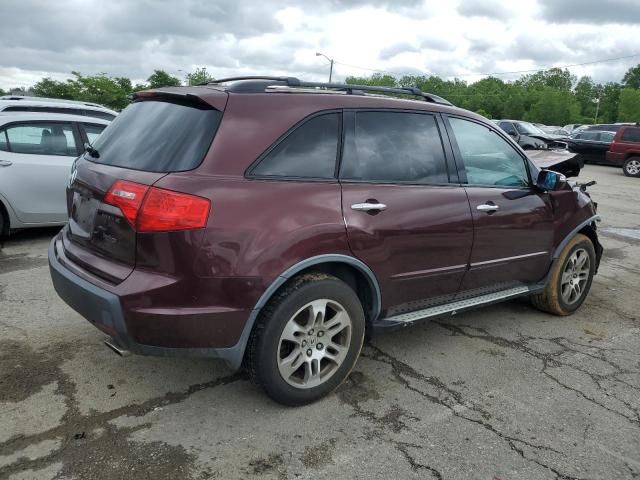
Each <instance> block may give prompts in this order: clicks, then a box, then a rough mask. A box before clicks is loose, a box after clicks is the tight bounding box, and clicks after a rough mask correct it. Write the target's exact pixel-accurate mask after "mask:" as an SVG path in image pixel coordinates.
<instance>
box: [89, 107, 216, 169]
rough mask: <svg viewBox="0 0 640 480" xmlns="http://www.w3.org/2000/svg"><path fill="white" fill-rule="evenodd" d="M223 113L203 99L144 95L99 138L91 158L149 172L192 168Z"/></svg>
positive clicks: (206, 148)
mask: <svg viewBox="0 0 640 480" xmlns="http://www.w3.org/2000/svg"><path fill="white" fill-rule="evenodd" d="M221 118H222V113H221V112H219V111H218V110H216V109H214V108H213V107H210V106H208V105H204V104H201V103H197V104H195V103H183V102H181V101H179V100H175V101H174V100H169V99H167V100H164V99H162V100H146V101H139V102H135V103H133V104H131V105H129V106H128V107H127V108H125V109H124V110H123V111H122V113H120V114H119V115H118V116H117V117H116V118H115V119H114V120H113V122H111V123H110V124H109V126H108V127H107V128H106V129H105V130H104V131H103V132H102V134H101V135H100V136H99V137H98V138H97V140H96V141H95V144H94V145H93V147H94V148H95V149H96V150H98V152H99V155H100V156H99V157H98V158H94V157H89V156H88V155H87V156H85V158H86V159H87V160H89V161H92V162H95V163H102V164H105V165H113V166H116V167H123V168H130V169H132V170H144V171H149V172H163V173H166V172H181V171H186V170H193V169H194V168H196V167H198V166H199V165H200V163H202V160H203V159H204V157H205V155H206V154H207V151H208V150H209V147H210V146H211V142H212V141H213V138H214V136H215V134H216V131H217V129H218V126H219V125H220V120H221Z"/></svg>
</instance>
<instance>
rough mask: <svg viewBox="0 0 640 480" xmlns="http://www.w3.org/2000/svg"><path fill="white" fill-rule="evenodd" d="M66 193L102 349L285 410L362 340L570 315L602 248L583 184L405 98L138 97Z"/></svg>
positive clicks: (501, 135) (313, 391)
mask: <svg viewBox="0 0 640 480" xmlns="http://www.w3.org/2000/svg"><path fill="white" fill-rule="evenodd" d="M371 91H373V92H376V91H377V92H378V93H383V94H385V95H380V96H379V95H370V94H369V93H370V92H371ZM390 95H396V96H398V97H403V98H393V97H392V96H390ZM412 96H416V97H417V98H418V100H411V99H409V97H412ZM67 203H68V209H69V223H68V225H67V226H66V227H65V228H64V229H63V230H62V231H61V232H60V234H58V235H57V236H56V237H55V238H54V239H53V241H52V242H51V245H50V248H49V263H50V266H51V275H52V278H53V283H54V286H55V288H56V291H57V292H58V294H59V295H60V296H61V297H62V298H63V299H64V300H65V301H66V302H67V303H68V304H69V305H70V306H71V307H72V308H74V309H75V310H77V311H78V312H79V313H80V314H82V315H83V316H84V317H86V318H87V319H88V320H89V321H90V322H91V323H93V324H94V325H95V326H96V327H97V328H99V329H100V330H102V331H103V332H105V333H106V334H107V335H109V336H110V337H111V339H110V340H109V341H108V345H109V346H110V347H111V348H112V349H114V350H116V351H117V352H123V351H131V352H134V353H139V354H151V355H193V356H201V357H211V358H222V359H224V360H225V361H226V362H227V363H228V364H229V365H230V366H231V367H232V368H233V369H238V368H240V367H241V366H244V367H245V368H246V369H247V370H248V371H249V373H250V374H251V376H252V378H254V379H255V380H256V381H257V382H258V383H259V384H260V385H262V386H263V387H264V389H265V390H266V391H267V393H268V394H269V395H270V396H271V397H272V398H274V399H275V400H277V401H279V402H282V403H285V404H289V405H297V404H303V403H307V402H311V401H313V400H316V399H318V398H320V397H321V396H323V395H325V394H327V393H328V392H330V391H331V390H333V389H334V388H335V387H336V386H338V385H339V384H340V382H342V381H343V380H344V379H345V378H346V377H347V375H348V374H349V372H350V371H351V369H352V368H353V366H354V364H355V362H356V359H357V358H358V355H359V353H360V349H361V347H362V344H363V339H364V337H365V334H372V333H375V332H377V331H382V330H388V329H394V328H398V327H403V326H407V325H410V324H413V323H414V322H417V321H420V320H425V319H431V318H434V317H437V316H444V315H454V314H456V313H458V312H462V311H464V310H466V309H470V308H474V307H478V306H481V305H487V304H490V303H494V302H498V301H502V300H507V299H511V298H515V297H521V296H530V297H531V299H532V301H533V304H534V305H535V306H537V307H538V308H540V309H542V310H545V311H548V312H551V313H554V314H558V315H568V314H571V313H572V312H573V311H575V310H576V309H577V308H578V307H579V306H580V305H581V304H582V302H583V301H584V299H585V297H586V295H587V293H588V291H589V288H590V286H591V281H592V278H593V275H594V273H595V272H596V270H597V268H598V264H599V261H600V257H601V254H602V248H601V246H600V244H599V243H598V238H597V235H596V220H597V219H598V216H597V215H596V207H595V204H594V203H593V202H592V201H591V199H590V197H589V196H588V195H587V194H586V193H585V192H584V191H583V189H581V188H579V187H577V186H573V187H572V186H571V185H570V184H569V183H568V182H567V181H566V179H565V178H564V177H563V176H562V175H560V174H558V173H555V172H551V171H547V170H542V171H540V170H539V169H538V168H537V167H536V166H535V165H533V164H532V163H531V162H530V160H529V159H528V158H527V157H526V156H525V154H524V152H523V151H522V150H521V149H520V148H519V147H518V146H517V145H516V144H515V143H514V142H513V140H511V139H510V138H509V136H508V135H507V134H506V133H505V132H503V131H502V130H501V129H500V128H498V126H496V125H494V124H493V123H491V122H489V121H488V120H486V119H485V118H483V117H480V116H478V115H476V114H474V113H471V112H468V111H465V110H461V109H458V108H455V107H453V106H452V105H451V104H450V103H448V102H447V101H445V100H443V99H441V98H439V97H437V96H434V95H430V94H426V93H423V92H420V91H419V90H417V89H415V88H403V89H384V88H377V87H366V86H354V85H339V84H318V83H310V82H301V81H299V80H297V79H295V78H281V77H266V78H257V79H256V78H248V79H247V78H244V79H226V80H220V81H219V82H217V83H214V84H210V85H207V86H199V87H178V88H167V89H159V90H153V91H147V92H141V93H138V94H136V96H135V98H134V100H133V103H132V104H131V105H130V106H128V107H127V108H126V109H125V110H124V111H123V112H122V113H121V114H120V115H119V116H118V117H117V118H116V119H115V120H114V121H113V123H111V125H110V126H109V127H108V128H107V129H106V130H105V131H104V133H103V134H102V135H101V136H100V137H99V139H98V140H97V141H96V142H95V144H94V145H92V146H89V147H88V148H87V152H86V153H85V154H84V155H83V156H82V157H80V158H79V159H78V160H77V161H76V163H75V165H74V168H73V170H72V173H71V177H70V181H69V186H68V189H67Z"/></svg>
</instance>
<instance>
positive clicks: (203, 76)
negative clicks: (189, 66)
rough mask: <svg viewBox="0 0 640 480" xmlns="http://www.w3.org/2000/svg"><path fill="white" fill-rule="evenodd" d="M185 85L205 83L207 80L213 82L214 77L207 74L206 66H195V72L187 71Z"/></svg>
mask: <svg viewBox="0 0 640 480" xmlns="http://www.w3.org/2000/svg"><path fill="white" fill-rule="evenodd" d="M186 80H187V85H190V86H191V85H206V84H207V83H209V82H213V81H214V80H215V78H213V77H212V76H211V75H209V72H207V67H203V68H196V71H195V72H192V73H187V77H186Z"/></svg>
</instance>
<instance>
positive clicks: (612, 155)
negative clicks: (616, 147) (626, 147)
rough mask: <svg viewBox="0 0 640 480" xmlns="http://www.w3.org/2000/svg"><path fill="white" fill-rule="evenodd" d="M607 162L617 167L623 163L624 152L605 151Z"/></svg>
mask: <svg viewBox="0 0 640 480" xmlns="http://www.w3.org/2000/svg"><path fill="white" fill-rule="evenodd" d="M606 158H607V163H609V164H611V165H615V166H617V167H621V166H622V164H623V163H624V158H625V155H624V153H616V152H607V154H606Z"/></svg>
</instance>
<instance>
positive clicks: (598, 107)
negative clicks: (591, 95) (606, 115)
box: [593, 97, 600, 124]
mask: <svg viewBox="0 0 640 480" xmlns="http://www.w3.org/2000/svg"><path fill="white" fill-rule="evenodd" d="M599 110H600V97H598V98H596V118H595V119H594V120H593V123H594V124H596V123H598V111H599Z"/></svg>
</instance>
